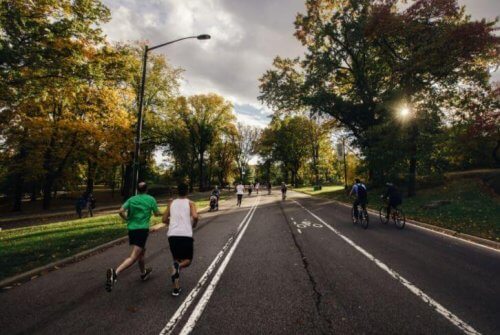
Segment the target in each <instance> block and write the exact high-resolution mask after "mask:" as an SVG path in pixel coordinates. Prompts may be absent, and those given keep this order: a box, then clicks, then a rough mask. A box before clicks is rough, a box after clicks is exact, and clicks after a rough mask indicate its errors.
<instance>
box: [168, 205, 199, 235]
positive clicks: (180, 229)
mask: <svg viewBox="0 0 500 335" xmlns="http://www.w3.org/2000/svg"><path fill="white" fill-rule="evenodd" d="M167 236H188V237H193V227H192V225H191V207H190V206H189V199H175V200H174V201H172V203H171V204H170V226H169V227H168V232H167Z"/></svg>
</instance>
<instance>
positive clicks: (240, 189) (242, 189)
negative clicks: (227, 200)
mask: <svg viewBox="0 0 500 335" xmlns="http://www.w3.org/2000/svg"><path fill="white" fill-rule="evenodd" d="M244 192H245V186H243V184H242V183H241V181H240V182H239V183H238V185H237V186H236V197H237V198H238V201H237V203H236V206H238V207H241V199H243V193H244Z"/></svg>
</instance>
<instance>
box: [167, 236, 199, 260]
mask: <svg viewBox="0 0 500 335" xmlns="http://www.w3.org/2000/svg"><path fill="white" fill-rule="evenodd" d="M168 243H169V244H170V251H171V252H172V257H173V258H174V259H175V260H181V259H193V238H191V237H188V236H170V237H169V238H168Z"/></svg>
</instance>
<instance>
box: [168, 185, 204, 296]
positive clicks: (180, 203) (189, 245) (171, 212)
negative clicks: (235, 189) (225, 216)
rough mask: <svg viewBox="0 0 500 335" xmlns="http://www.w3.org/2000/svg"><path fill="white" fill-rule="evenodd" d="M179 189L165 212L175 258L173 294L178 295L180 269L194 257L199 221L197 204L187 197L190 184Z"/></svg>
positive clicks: (171, 248)
mask: <svg viewBox="0 0 500 335" xmlns="http://www.w3.org/2000/svg"><path fill="white" fill-rule="evenodd" d="M177 189H178V191H179V198H178V199H175V200H173V201H172V202H171V203H170V204H169V205H168V206H167V210H166V211H165V214H163V223H165V224H166V225H167V228H168V232H167V235H168V243H169V245H170V251H171V252H172V258H173V259H174V264H173V268H172V284H173V290H172V295H173V296H178V295H179V294H180V292H181V288H180V286H179V271H180V269H183V268H185V267H188V266H189V265H190V264H191V261H192V259H193V228H195V227H196V224H197V223H198V213H197V211H196V206H195V204H194V202H192V201H190V200H189V199H188V198H186V197H187V194H188V186H187V185H186V184H183V183H181V184H180V185H179V186H178V188H177ZM191 219H192V221H191ZM191 222H192V223H191Z"/></svg>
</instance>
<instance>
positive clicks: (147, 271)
mask: <svg viewBox="0 0 500 335" xmlns="http://www.w3.org/2000/svg"><path fill="white" fill-rule="evenodd" d="M151 272H153V269H151V268H146V270H145V271H144V273H143V274H141V280H142V281H146V280H148V278H149V275H150V274H151Z"/></svg>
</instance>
